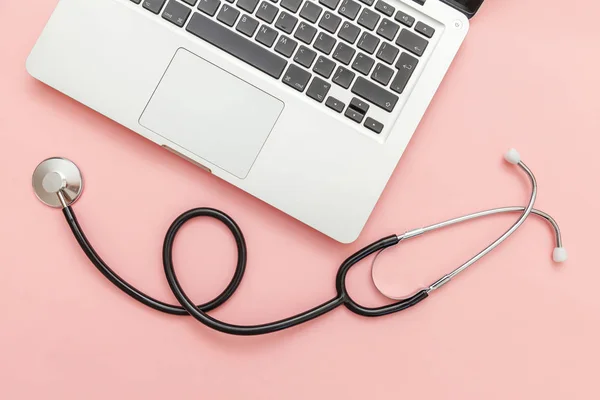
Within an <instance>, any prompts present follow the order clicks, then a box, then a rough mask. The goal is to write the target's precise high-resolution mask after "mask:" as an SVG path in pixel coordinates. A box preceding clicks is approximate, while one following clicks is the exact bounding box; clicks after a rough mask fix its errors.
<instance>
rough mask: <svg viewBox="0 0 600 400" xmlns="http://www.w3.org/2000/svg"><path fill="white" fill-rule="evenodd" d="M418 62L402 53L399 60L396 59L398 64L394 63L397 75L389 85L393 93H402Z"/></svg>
mask: <svg viewBox="0 0 600 400" xmlns="http://www.w3.org/2000/svg"><path fill="white" fill-rule="evenodd" d="M418 63H419V60H417V59H416V58H414V57H413V56H411V55H409V54H408V53H402V54H401V55H400V58H398V62H397V63H396V68H397V69H398V73H397V74H396V77H395V78H394V80H393V81H392V84H391V85H390V89H392V90H393V91H394V92H397V93H402V92H404V89H405V88H406V85H407V84H408V81H409V80H410V77H411V76H412V74H413V72H414V71H415V69H416V68H417V64H418Z"/></svg>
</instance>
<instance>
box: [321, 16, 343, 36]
mask: <svg viewBox="0 0 600 400" xmlns="http://www.w3.org/2000/svg"><path fill="white" fill-rule="evenodd" d="M340 22H342V19H341V18H340V17H339V16H337V15H335V14H332V13H330V12H329V11H325V14H323V18H321V21H320V22H319V27H321V28H323V29H325V30H326V31H327V32H329V33H335V31H337V28H338V26H340Z"/></svg>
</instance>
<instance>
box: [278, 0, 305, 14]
mask: <svg viewBox="0 0 600 400" xmlns="http://www.w3.org/2000/svg"><path fill="white" fill-rule="evenodd" d="M300 4H302V0H281V7H283V8H285V9H286V10H290V11H291V12H293V13H295V12H296V11H298V9H299V8H300Z"/></svg>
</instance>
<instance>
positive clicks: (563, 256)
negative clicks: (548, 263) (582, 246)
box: [552, 247, 569, 263]
mask: <svg viewBox="0 0 600 400" xmlns="http://www.w3.org/2000/svg"><path fill="white" fill-rule="evenodd" d="M568 258H569V255H568V254H567V249H565V248H564V247H556V248H555V249H554V251H553V252H552V259H553V260H554V262H555V263H562V262H565V261H567V259H568Z"/></svg>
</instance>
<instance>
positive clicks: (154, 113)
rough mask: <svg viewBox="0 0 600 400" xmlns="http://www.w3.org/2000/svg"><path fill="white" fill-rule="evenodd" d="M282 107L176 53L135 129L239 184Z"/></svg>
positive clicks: (218, 71)
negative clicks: (147, 131)
mask: <svg viewBox="0 0 600 400" xmlns="http://www.w3.org/2000/svg"><path fill="white" fill-rule="evenodd" d="M283 108H284V104H283V102H282V101H280V100H278V99H276V98H275V97H273V96H271V95H269V94H267V93H265V92H263V91H261V90H260V89H258V88H256V87H254V86H252V85H250V84H249V83H247V82H245V81H243V80H241V79H239V78H237V77H235V76H234V75H231V74H230V73H228V72H226V71H224V70H223V69H221V68H219V67H217V66H215V65H214V64H211V63H209V62H208V61H206V60H204V59H203V58H200V57H198V56H196V55H195V54H192V53H190V52H189V51H187V50H185V49H179V50H178V51H177V53H176V54H175V57H174V58H173V60H172V61H171V64H170V65H169V67H168V68H167V70H166V72H165V74H164V76H163V78H162V80H161V81H160V83H159V84H158V87H157V88H156V90H155V92H154V94H153V95H152V97H151V99H150V101H149V102H148V105H147V106H146V109H145V110H144V112H143V114H142V116H141V118H140V124H141V125H142V126H144V127H145V128H147V129H150V130H151V131H153V132H154V133H156V134H158V135H160V136H162V137H164V138H165V139H167V140H168V141H169V142H172V143H175V144H177V145H178V146H180V147H182V148H184V149H186V150H188V151H189V152H191V153H193V154H195V155H197V156H198V157H200V158H202V159H204V160H206V161H208V162H210V163H212V164H214V165H216V166H218V167H219V168H221V169H223V170H225V171H227V172H229V173H231V174H233V175H235V176H237V177H238V178H240V179H243V178H245V177H246V176H247V175H248V172H249V171H250V168H251V167H252V164H253V163H254V161H255V160H256V157H257V156H258V154H259V152H260V149H261V148H262V146H263V144H264V142H265V141H266V140H267V137H268V136H269V134H270V132H271V130H272V129H273V127H274V126H275V123H276V122H277V119H278V118H279V115H280V114H281V112H282V110H283Z"/></svg>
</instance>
